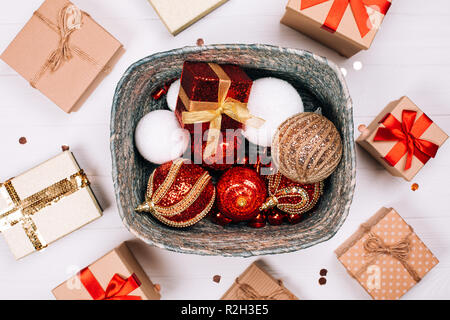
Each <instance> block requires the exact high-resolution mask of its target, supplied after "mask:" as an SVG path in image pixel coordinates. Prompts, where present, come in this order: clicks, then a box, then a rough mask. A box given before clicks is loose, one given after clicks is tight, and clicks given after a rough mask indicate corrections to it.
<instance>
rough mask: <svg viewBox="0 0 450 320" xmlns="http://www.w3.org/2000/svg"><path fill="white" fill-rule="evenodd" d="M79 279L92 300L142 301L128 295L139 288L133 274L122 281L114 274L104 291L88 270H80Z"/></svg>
mask: <svg viewBox="0 0 450 320" xmlns="http://www.w3.org/2000/svg"><path fill="white" fill-rule="evenodd" d="M79 277H80V280H81V283H82V284H83V286H84V287H85V288H86V290H87V291H88V292H89V294H90V295H91V297H92V299H94V300H142V298H141V297H139V296H130V295H129V294H130V293H131V292H133V291H134V290H136V289H137V288H139V287H140V286H141V282H140V281H139V279H138V278H137V276H136V275H135V274H134V273H133V274H132V275H131V276H130V277H129V278H128V279H124V278H122V277H121V276H120V275H118V274H117V273H116V274H115V275H114V276H113V277H112V279H111V281H110V282H109V284H108V286H107V288H106V291H105V290H103V288H102V286H101V285H100V283H98V281H97V279H96V278H95V276H94V275H93V274H92V272H91V270H89V268H85V269H83V270H81V272H80V274H79Z"/></svg>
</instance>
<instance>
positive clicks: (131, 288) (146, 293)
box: [52, 243, 160, 300]
mask: <svg viewBox="0 0 450 320" xmlns="http://www.w3.org/2000/svg"><path fill="white" fill-rule="evenodd" d="M52 292H53V295H54V296H55V297H56V299H57V300H159V299H160V294H159V292H158V291H157V290H156V288H155V286H154V285H153V283H152V282H151V280H150V279H149V278H148V276H147V275H146V274H145V272H144V270H143V269H142V267H141V266H140V265H139V263H138V262H137V260H136V258H135V257H134V255H133V254H132V253H131V251H130V249H129V248H128V246H127V243H122V244H121V245H120V246H119V247H117V248H115V249H114V250H112V251H110V252H109V253H107V254H106V255H105V256H103V257H102V258H100V259H99V260H97V261H95V262H94V263H92V264H91V265H89V266H88V267H86V268H84V269H82V270H81V271H79V272H78V273H77V274H76V275H74V276H73V277H72V278H70V279H69V280H67V281H65V282H64V283H62V284H61V285H59V286H58V287H56V288H55V289H53V291H52Z"/></svg>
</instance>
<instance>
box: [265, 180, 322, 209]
mask: <svg viewBox="0 0 450 320" xmlns="http://www.w3.org/2000/svg"><path fill="white" fill-rule="evenodd" d="M267 180H268V190H269V198H268V199H267V200H266V202H265V203H264V204H263V205H262V206H261V210H268V209H271V208H274V207H276V208H278V209H279V210H281V211H283V212H285V213H288V214H290V215H301V214H303V213H305V212H308V211H309V210H311V209H312V208H314V206H315V205H316V204H317V202H318V201H319V199H320V197H321V196H322V194H323V182H318V183H314V184H301V183H297V182H294V181H292V180H290V179H288V178H286V177H285V176H283V175H282V174H281V173H277V174H275V175H271V176H268V177H267Z"/></svg>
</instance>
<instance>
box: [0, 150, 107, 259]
mask: <svg viewBox="0 0 450 320" xmlns="http://www.w3.org/2000/svg"><path fill="white" fill-rule="evenodd" d="M101 215H102V210H101V208H100V206H99V204H98V202H97V200H96V198H95V196H94V194H93V193H92V190H91V188H90V187H89V180H88V179H87V177H86V175H85V173H84V172H83V170H81V169H80V167H79V166H78V164H77V162H76V160H75V158H74V156H73V155H72V153H71V152H70V151H65V152H63V153H61V154H60V155H58V156H56V157H54V158H52V159H50V160H48V161H46V162H44V163H42V164H41V165H39V166H37V167H35V168H33V169H31V170H29V171H27V172H25V173H23V174H21V175H19V176H17V177H15V178H13V179H11V180H8V181H6V182H5V183H2V184H0V232H1V233H2V234H3V236H4V237H5V239H6V242H7V243H8V245H9V247H10V249H11V251H12V253H13V255H14V256H15V258H16V259H21V258H23V257H25V256H27V255H29V254H31V253H33V252H35V251H40V250H42V249H44V248H46V247H47V246H48V245H49V244H51V243H52V242H54V241H56V240H58V239H60V238H62V237H64V236H65V235H67V234H69V233H71V232H73V231H75V230H77V229H79V228H81V227H83V226H84V225H86V224H88V223H90V222H92V221H93V220H95V219H98V218H100V217H101Z"/></svg>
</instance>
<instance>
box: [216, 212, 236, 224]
mask: <svg viewBox="0 0 450 320" xmlns="http://www.w3.org/2000/svg"><path fill="white" fill-rule="evenodd" d="M211 218H212V221H213V222H214V223H216V224H218V225H220V226H226V225H227V224H230V223H231V222H232V220H231V219H228V218H227V217H225V216H224V215H223V214H221V213H220V212H216V213H215V214H213V215H212V217H211Z"/></svg>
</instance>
